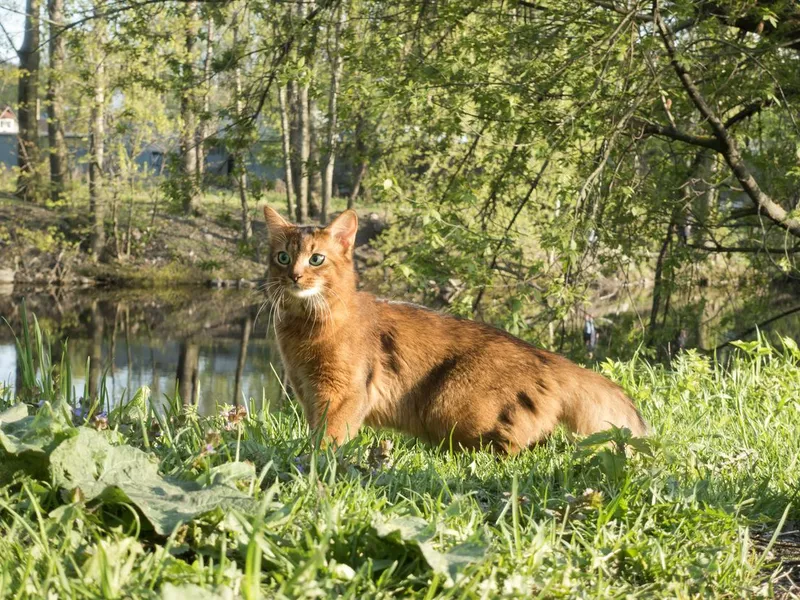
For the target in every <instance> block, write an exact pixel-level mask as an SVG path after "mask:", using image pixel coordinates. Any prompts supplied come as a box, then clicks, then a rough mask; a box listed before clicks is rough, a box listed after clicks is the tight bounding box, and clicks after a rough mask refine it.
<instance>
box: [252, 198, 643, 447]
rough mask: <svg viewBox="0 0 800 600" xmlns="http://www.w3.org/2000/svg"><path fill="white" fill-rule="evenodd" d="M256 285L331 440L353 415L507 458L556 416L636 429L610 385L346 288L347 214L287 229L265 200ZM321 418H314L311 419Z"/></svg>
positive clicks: (495, 334)
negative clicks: (263, 278) (264, 266)
mask: <svg viewBox="0 0 800 600" xmlns="http://www.w3.org/2000/svg"><path fill="white" fill-rule="evenodd" d="M264 216H265V218H266V222H267V227H268V231H269V242H270V254H269V275H268V283H267V288H266V289H267V293H268V296H269V298H270V300H271V301H272V305H273V311H274V316H273V322H274V327H275V332H276V335H277V338H278V344H279V347H280V352H281V356H282V358H283V363H284V366H285V368H286V370H287V373H288V376H289V380H290V381H291V384H292V387H293V388H294V391H295V394H296V395H297V397H298V400H299V401H300V403H301V404H302V406H303V411H304V413H305V415H306V418H307V419H308V421H309V424H310V425H311V427H313V428H317V427H319V426H320V425H324V426H325V433H326V434H327V435H326V440H329V441H332V442H334V443H337V444H341V443H342V442H343V441H345V440H346V439H347V438H348V437H352V436H355V434H356V432H357V431H358V429H359V428H360V427H361V425H362V423H366V424H368V425H371V426H374V427H391V428H394V429H398V430H400V431H403V432H405V433H408V434H411V435H414V436H417V437H419V438H422V439H424V440H426V441H428V442H430V443H433V444H439V443H441V442H443V441H444V442H445V443H446V444H448V445H449V444H450V442H451V441H452V445H453V447H458V446H461V447H463V448H477V447H480V446H491V447H492V448H494V449H496V450H498V451H500V452H504V453H509V454H514V453H517V452H519V451H520V450H521V449H523V448H525V447H527V446H530V445H531V444H534V443H537V442H539V441H541V440H543V439H544V438H546V437H547V436H548V435H549V434H550V433H552V431H553V429H554V428H555V427H556V426H557V425H558V424H559V423H563V424H564V425H566V426H567V428H568V429H569V430H571V431H572V432H575V433H578V434H589V433H593V432H595V431H599V430H603V429H607V428H609V427H610V426H611V425H616V426H618V427H627V428H628V429H630V430H631V431H632V432H633V433H634V434H635V435H643V434H645V433H646V430H647V427H646V425H645V423H644V421H643V420H642V417H641V416H640V414H639V412H638V411H637V410H636V408H635V407H634V405H633V403H632V402H631V401H630V399H628V397H627V396H626V395H625V394H624V392H623V391H622V389H620V388H619V387H618V386H617V385H615V384H614V383H612V382H610V381H609V380H607V379H605V378H604V377H602V376H601V375H599V374H597V373H595V372H593V371H589V370H587V369H583V368H581V367H579V366H578V365H576V364H574V363H572V362H570V361H569V360H567V359H566V358H563V357H561V356H558V355H556V354H552V353H550V352H546V351H544V350H540V349H538V348H535V347H533V346H531V345H529V344H527V343H525V342H523V341H522V340H519V339H517V338H515V337H513V336H511V335H509V334H507V333H505V332H503V331H500V330H498V329H495V328H493V327H489V326H488V325H484V324H481V323H476V322H474V321H468V320H463V319H458V318H455V317H452V316H448V315H444V314H440V313H437V312H434V311H432V310H428V309H426V308H423V307H420V306H415V305H413V304H407V303H403V302H390V301H387V300H382V299H380V298H376V297H375V296H373V295H371V294H368V293H366V292H359V291H357V290H356V273H355V269H354V267H353V244H354V242H355V235H356V231H357V229H358V216H357V215H356V213H355V212H354V211H352V210H348V211H345V212H343V213H342V214H341V215H340V216H339V217H337V218H336V219H335V220H334V221H333V222H332V223H331V224H330V225H328V226H327V227H324V228H322V227H314V226H295V225H292V224H291V223H289V222H287V221H286V220H284V219H283V218H282V217H281V216H280V215H279V214H278V213H277V212H275V211H274V210H272V209H271V208H269V207H265V208H264ZM323 419H325V423H324V424H323V423H322V421H323Z"/></svg>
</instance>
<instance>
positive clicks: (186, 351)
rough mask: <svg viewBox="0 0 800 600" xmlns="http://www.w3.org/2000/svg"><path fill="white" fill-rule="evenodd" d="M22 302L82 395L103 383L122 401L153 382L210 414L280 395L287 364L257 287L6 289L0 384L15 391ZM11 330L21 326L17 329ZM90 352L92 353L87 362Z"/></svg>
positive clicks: (1, 308)
mask: <svg viewBox="0 0 800 600" xmlns="http://www.w3.org/2000/svg"><path fill="white" fill-rule="evenodd" d="M23 299H24V301H25V305H26V307H27V311H28V314H29V318H31V317H30V315H36V318H37V319H38V321H39V323H40V325H41V326H42V329H43V330H44V331H46V332H47V333H48V334H49V335H48V337H49V339H50V342H51V347H52V354H53V357H54V362H56V361H59V360H61V355H62V351H61V342H63V341H64V340H68V342H69V343H68V356H67V357H66V358H67V359H68V360H69V364H70V368H71V371H72V381H73V387H74V389H75V391H76V397H78V398H80V397H87V398H91V397H95V396H96V394H97V393H98V391H100V390H101V389H102V387H103V386H105V389H106V390H107V392H108V397H109V398H111V399H113V401H114V402H120V401H123V400H125V399H126V398H130V395H131V393H135V391H136V390H137V389H139V387H141V386H143V385H147V386H149V387H150V389H151V391H152V394H153V395H152V397H153V398H154V399H162V400H163V399H165V398H166V397H170V398H172V397H174V396H175V394H176V393H179V394H180V397H181V398H185V399H191V400H192V402H194V403H196V404H197V406H198V409H199V410H200V412H202V413H206V414H207V413H209V412H212V411H214V410H215V409H216V406H217V404H226V403H227V404H233V403H234V402H236V401H237V400H238V401H239V402H242V401H243V399H249V398H253V399H255V400H256V401H257V402H258V403H261V402H264V401H267V402H270V403H272V404H273V405H275V404H276V403H279V402H280V401H281V398H282V396H283V393H282V389H283V388H282V381H281V377H282V371H281V364H280V357H279V353H278V349H277V346H276V344H275V342H274V335H268V311H267V310H263V311H262V312H261V313H260V314H259V308H260V306H261V304H262V302H263V298H262V297H261V294H260V293H259V292H257V291H256V290H232V289H229V290H211V289H206V288H178V289H172V290H153V289H148V290H118V291H104V290H96V289H89V290H83V291H72V292H69V293H52V294H41V293H29V294H23V293H21V292H14V293H13V294H10V295H5V296H0V316H2V317H3V318H5V319H6V320H7V321H8V322H9V324H10V325H11V327H10V328H9V327H8V326H7V325H5V323H3V325H2V327H0V382H2V383H3V384H4V385H6V386H10V387H11V388H13V389H16V386H17V385H18V378H19V377H20V374H19V369H18V365H19V361H18V357H17V351H16V346H15V344H14V336H13V333H19V332H20V331H21V325H20V318H21V307H22V302H23ZM12 330H13V332H12ZM87 357H88V358H89V359H90V360H89V363H88V368H87Z"/></svg>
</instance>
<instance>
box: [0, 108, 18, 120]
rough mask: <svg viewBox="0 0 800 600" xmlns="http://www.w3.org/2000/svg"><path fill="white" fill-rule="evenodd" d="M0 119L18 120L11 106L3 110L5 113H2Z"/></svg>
mask: <svg viewBox="0 0 800 600" xmlns="http://www.w3.org/2000/svg"><path fill="white" fill-rule="evenodd" d="M0 119H14V120H15V121H16V120H17V115H15V114H14V111H13V110H11V107H10V106H6V107H5V108H4V109H3V112H2V113H0Z"/></svg>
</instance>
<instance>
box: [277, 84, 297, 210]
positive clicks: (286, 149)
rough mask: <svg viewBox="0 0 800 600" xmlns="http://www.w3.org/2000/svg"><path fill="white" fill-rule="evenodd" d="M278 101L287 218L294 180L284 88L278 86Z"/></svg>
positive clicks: (291, 202) (290, 207) (291, 203)
mask: <svg viewBox="0 0 800 600" xmlns="http://www.w3.org/2000/svg"><path fill="white" fill-rule="evenodd" d="M278 103H279V104H280V111H281V142H282V146H283V167H284V169H285V170H286V176H285V177H286V180H285V182H286V209H287V210H288V214H289V218H290V219H291V218H292V216H293V215H294V180H293V178H292V141H291V131H290V127H289V107H288V106H287V103H286V88H285V87H280V88H278Z"/></svg>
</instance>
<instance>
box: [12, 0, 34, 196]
mask: <svg viewBox="0 0 800 600" xmlns="http://www.w3.org/2000/svg"><path fill="white" fill-rule="evenodd" d="M17 55H18V57H19V68H20V75H19V83H18V88H17V102H18V105H19V106H18V108H17V122H18V124H19V137H18V142H17V166H18V167H19V175H18V177H17V190H16V195H17V197H19V198H21V199H22V200H27V201H35V200H37V193H38V189H37V188H38V186H37V181H36V179H37V171H38V169H39V131H38V129H39V123H38V121H39V114H38V113H39V110H38V108H39V0H27V3H26V8H25V33H24V37H23V39H22V46H21V47H20V49H19V51H18V52H17Z"/></svg>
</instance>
